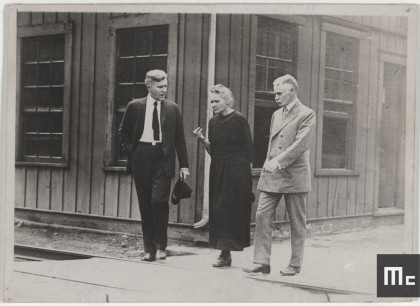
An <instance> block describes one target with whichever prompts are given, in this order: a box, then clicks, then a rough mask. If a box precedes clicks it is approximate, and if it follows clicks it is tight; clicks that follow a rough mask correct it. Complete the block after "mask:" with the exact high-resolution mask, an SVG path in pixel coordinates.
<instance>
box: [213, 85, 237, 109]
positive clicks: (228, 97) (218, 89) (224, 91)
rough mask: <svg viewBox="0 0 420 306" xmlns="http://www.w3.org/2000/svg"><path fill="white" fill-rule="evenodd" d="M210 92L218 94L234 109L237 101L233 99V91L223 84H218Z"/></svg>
mask: <svg viewBox="0 0 420 306" xmlns="http://www.w3.org/2000/svg"><path fill="white" fill-rule="evenodd" d="M210 92H212V93H215V94H218V95H219V96H220V97H221V98H222V99H223V100H225V101H226V103H227V105H229V106H230V107H233V104H234V102H235V99H234V98H233V95H232V91H231V90H230V89H229V88H227V87H225V86H224V85H222V84H217V85H214V86H213V87H212V88H210Z"/></svg>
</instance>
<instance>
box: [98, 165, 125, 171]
mask: <svg viewBox="0 0 420 306" xmlns="http://www.w3.org/2000/svg"><path fill="white" fill-rule="evenodd" d="M102 170H103V171H105V172H124V173H125V166H104V167H102Z"/></svg>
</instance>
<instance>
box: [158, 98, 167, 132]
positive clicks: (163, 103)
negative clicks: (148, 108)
mask: <svg viewBox="0 0 420 306" xmlns="http://www.w3.org/2000/svg"><path fill="white" fill-rule="evenodd" d="M167 110H168V105H167V104H166V101H165V100H162V101H161V102H160V126H161V128H162V127H163V123H164V122H165V119H166V113H167Z"/></svg>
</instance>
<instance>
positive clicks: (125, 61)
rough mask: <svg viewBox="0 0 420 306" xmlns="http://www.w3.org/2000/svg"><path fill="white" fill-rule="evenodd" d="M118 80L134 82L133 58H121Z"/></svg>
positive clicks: (120, 81)
mask: <svg viewBox="0 0 420 306" xmlns="http://www.w3.org/2000/svg"><path fill="white" fill-rule="evenodd" d="M117 65H118V76H117V78H118V82H119V83H132V82H133V71H134V59H133V58H121V59H119V60H118V63H117Z"/></svg>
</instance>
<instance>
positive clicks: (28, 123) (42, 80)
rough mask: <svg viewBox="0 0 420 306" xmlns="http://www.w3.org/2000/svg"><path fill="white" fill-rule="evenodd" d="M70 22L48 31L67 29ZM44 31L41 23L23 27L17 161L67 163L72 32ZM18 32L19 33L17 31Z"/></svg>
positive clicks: (20, 44) (52, 27)
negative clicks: (68, 33) (69, 33)
mask: <svg viewBox="0 0 420 306" xmlns="http://www.w3.org/2000/svg"><path fill="white" fill-rule="evenodd" d="M68 28H69V26H68V25H67V24H55V25H52V26H50V27H49V31H53V32H68ZM34 32H35V33H43V31H42V26H38V27H26V28H24V29H21V31H20V34H21V35H22V36H23V37H21V39H20V40H19V46H18V48H19V49H20V52H19V53H18V54H20V59H19V60H18V62H20V65H19V66H20V70H19V71H20V74H19V77H20V90H18V107H19V114H18V119H19V120H18V123H19V127H18V129H19V147H18V158H17V160H18V163H19V162H24V163H28V162H29V163H36V164H46V165H51V164H62V165H66V162H67V155H68V152H67V150H68V130H69V129H68V116H69V110H68V105H69V86H70V65H69V61H70V58H71V50H66V48H71V44H70V38H69V36H70V35H67V34H66V33H60V34H53V35H39V36H30V34H32V33H34ZM18 35H19V33H18Z"/></svg>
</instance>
